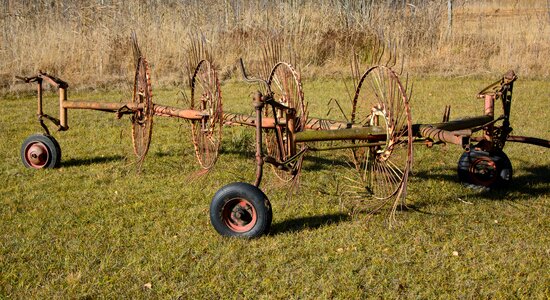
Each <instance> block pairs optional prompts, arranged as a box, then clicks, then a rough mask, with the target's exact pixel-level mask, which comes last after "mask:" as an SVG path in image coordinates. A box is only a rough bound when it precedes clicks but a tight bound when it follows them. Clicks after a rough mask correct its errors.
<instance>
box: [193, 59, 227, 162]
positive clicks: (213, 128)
mask: <svg viewBox="0 0 550 300" xmlns="http://www.w3.org/2000/svg"><path fill="white" fill-rule="evenodd" d="M190 108H191V109H194V110H200V111H202V112H203V113H204V117H203V118H202V119H201V120H199V121H193V122H192V123H191V133H192V136H193V145H194V146H195V155H196V156H197V159H198V161H199V164H200V166H201V167H202V168H204V169H210V168H211V167H213V166H214V163H215V162H216V160H217V158H218V152H219V149H220V144H221V139H222V125H223V110H222V94H221V90H220V82H219V80H218V74H217V72H216V69H215V68H214V66H213V65H212V64H211V63H210V62H209V61H207V60H202V61H200V62H199V64H198V65H197V68H196V69H195V73H194V74H193V78H192V80H191V107H190Z"/></svg>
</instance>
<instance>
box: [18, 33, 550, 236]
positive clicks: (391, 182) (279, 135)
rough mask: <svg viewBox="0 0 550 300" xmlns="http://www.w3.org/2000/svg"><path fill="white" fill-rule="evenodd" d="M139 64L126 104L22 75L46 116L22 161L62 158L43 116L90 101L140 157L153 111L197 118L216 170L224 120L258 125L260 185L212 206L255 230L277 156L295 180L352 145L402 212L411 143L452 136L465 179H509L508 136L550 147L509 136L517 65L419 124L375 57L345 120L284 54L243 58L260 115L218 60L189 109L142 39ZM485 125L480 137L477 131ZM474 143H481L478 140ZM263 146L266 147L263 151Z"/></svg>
mask: <svg viewBox="0 0 550 300" xmlns="http://www.w3.org/2000/svg"><path fill="white" fill-rule="evenodd" d="M134 53H135V56H136V57H135V58H136V71H135V76H134V87H133V96H132V99H131V101H129V102H127V103H106V102H89V101H69V100H68V99H67V89H68V84H67V83H66V82H65V81H63V80H61V79H59V78H56V77H54V76H51V75H49V74H46V73H42V72H40V73H39V74H38V75H36V76H33V77H18V78H19V79H20V80H22V81H24V82H27V83H36V85H37V99H38V108H37V115H38V121H39V123H40V125H41V126H42V128H43V129H44V132H45V133H44V134H35V135H31V136H30V137H29V138H27V139H26V140H25V141H24V142H23V145H22V147H21V159H22V161H23V164H24V165H25V166H26V167H29V168H36V169H40V168H52V167H56V166H59V164H60V161H61V148H60V146H59V144H58V142H57V141H56V140H55V138H53V137H52V136H51V135H50V131H49V129H48V127H47V126H46V125H45V123H44V120H49V121H51V122H52V123H53V124H54V125H56V126H57V129H58V130H59V131H65V130H68V129H69V127H68V125H67V119H68V118H67V111H68V110H69V109H92V110H99V111H106V112H113V113H116V115H117V117H119V118H120V117H122V116H123V115H129V116H130V120H131V124H132V142H133V148H134V152H135V154H136V156H137V161H138V163H140V165H141V163H142V162H143V160H144V159H145V156H146V154H147V151H148V149H149V144H150V141H151V134H152V127H153V117H154V116H162V117H176V118H182V119H186V120H189V121H190V122H191V130H190V131H191V135H192V140H193V145H194V148H195V154H196V157H197V160H198V163H199V165H200V166H201V167H202V168H203V169H205V170H208V169H210V168H212V167H213V166H214V164H215V162H216V160H217V158H218V151H219V148H220V143H221V137H222V127H223V126H231V125H240V126H242V125H245V126H250V127H254V128H255V132H256V137H255V144H256V153H255V158H256V178H255V181H254V184H248V183H242V182H238V183H231V184H228V185H226V186H224V187H222V188H221V189H220V190H218V191H217V193H216V194H215V196H214V197H213V199H212V202H211V205H210V219H211V223H212V225H213V226H214V228H215V229H216V230H217V231H218V232H219V233H220V234H221V235H224V236H239V237H257V236H260V235H262V234H264V233H266V232H268V230H269V227H270V225H271V220H272V210H271V205H270V203H269V200H268V197H267V196H266V195H265V194H264V193H263V192H262V191H261V190H260V189H259V186H260V184H261V182H262V176H263V171H264V170H263V166H264V164H265V163H268V164H271V165H272V166H273V167H274V168H273V169H274V170H275V173H276V175H277V177H279V178H280V179H282V180H284V181H287V182H290V181H293V180H295V179H296V178H297V176H298V175H299V173H300V170H301V166H302V160H303V157H304V155H305V154H306V153H307V152H309V151H327V150H337V149H348V148H349V149H351V151H352V155H351V157H352V165H353V166H355V168H356V169H357V171H358V173H359V184H360V186H361V189H362V194H361V195H362V196H364V197H366V198H369V199H372V200H371V202H370V203H371V205H370V209H371V210H377V209H380V208H381V207H383V206H386V205H388V204H390V205H391V207H392V212H394V211H395V209H396V208H397V206H398V205H400V204H403V203H404V201H403V200H404V198H405V194H406V187H407V179H408V175H409V172H410V170H411V166H412V154H413V151H412V149H413V143H415V142H422V143H425V144H428V145H430V146H431V145H432V144H434V143H451V144H456V145H460V146H461V147H462V148H463V149H464V150H465V152H464V153H463V154H462V156H461V158H460V159H459V162H458V175H459V178H460V180H461V181H464V182H467V183H471V184H475V185H480V186H486V187H496V186H499V185H502V184H503V183H506V182H508V181H509V180H510V179H511V176H512V165H511V163H510V161H509V159H508V157H507V156H506V154H504V152H503V151H502V149H503V147H504V145H505V143H506V142H507V141H512V142H523V143H529V144H534V145H538V146H543V147H550V141H547V140H542V139H537V138H531V137H522V136H512V135H510V133H511V131H512V129H511V127H510V122H509V116H510V107H511V101H512V89H513V83H514V81H515V80H516V79H517V77H516V75H515V74H514V72H513V71H510V72H508V73H506V74H505V75H504V76H503V77H502V78H501V79H499V80H498V81H496V82H495V83H493V84H491V85H490V86H488V87H487V88H485V89H483V90H482V91H481V92H480V93H479V94H478V97H479V98H482V99H484V102H485V111H484V114H483V115H481V116H476V117H470V118H465V119H461V120H454V121H450V120H449V114H450V107H446V109H445V114H444V118H443V122H441V123H435V124H413V123H412V119H411V111H410V106H409V98H410V94H409V95H408V94H407V90H408V88H407V84H405V85H403V84H402V82H401V81H400V78H399V74H398V73H397V72H396V71H394V70H393V69H392V68H391V67H389V66H385V65H376V66H372V67H370V68H369V69H367V70H366V71H365V72H364V73H363V74H362V75H361V76H360V77H359V79H358V81H357V83H356V90H355V94H354V97H353V101H352V110H351V116H350V118H349V119H348V120H347V121H335V120H328V119H321V118H312V117H309V115H308V109H307V103H306V102H305V100H304V93H303V91H302V84H301V79H300V74H299V73H298V72H297V71H296V70H295V69H294V68H293V67H292V65H291V64H288V63H286V62H277V63H276V64H275V65H274V66H273V68H272V69H271V71H270V72H269V76H268V77H267V79H260V78H251V77H250V76H248V75H247V72H246V70H245V67H244V64H243V63H242V61H241V64H240V66H241V71H242V74H243V77H244V79H245V81H247V82H255V83H260V84H261V85H263V86H264V87H265V89H264V93H262V92H260V91H258V92H256V93H255V94H254V96H253V106H254V109H255V115H244V114H235V113H229V112H224V111H223V109H222V108H223V107H222V93H221V88H220V81H219V79H218V75H217V72H216V68H215V67H214V65H213V64H212V63H211V62H210V61H209V60H206V59H203V60H200V61H199V62H198V64H197V66H196V68H195V69H194V71H193V75H192V77H191V101H190V103H189V107H188V108H177V107H170V106H164V105H159V104H156V103H153V100H152V96H153V94H152V88H151V77H150V74H149V65H148V62H147V60H146V59H145V57H144V56H143V55H142V54H141V51H140V50H139V47H138V46H137V41H136V40H135V37H134ZM44 81H46V82H48V83H50V84H52V85H53V86H55V87H57V89H58V92H59V118H55V117H52V116H50V115H47V114H45V113H44V111H43V105H42V91H43V87H42V84H43V82H44ZM497 100H501V102H502V107H503V112H504V113H503V115H502V116H499V117H496V118H495V116H494V105H495V101H497ZM476 132H482V133H483V134H482V136H473V135H474V133H476ZM324 141H340V143H338V144H332V145H331V146H327V147H315V143H316V142H324ZM474 143H475V144H474ZM264 149H265V151H264Z"/></svg>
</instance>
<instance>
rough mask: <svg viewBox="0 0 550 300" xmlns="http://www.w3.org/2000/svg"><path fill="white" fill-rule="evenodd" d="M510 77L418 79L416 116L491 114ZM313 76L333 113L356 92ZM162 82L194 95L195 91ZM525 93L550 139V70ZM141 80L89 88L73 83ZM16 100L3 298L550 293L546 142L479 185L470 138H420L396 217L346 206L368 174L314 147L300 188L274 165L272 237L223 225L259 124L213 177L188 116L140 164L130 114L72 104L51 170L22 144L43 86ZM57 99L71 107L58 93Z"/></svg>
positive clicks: (9, 105) (3, 191)
mask: <svg viewBox="0 0 550 300" xmlns="http://www.w3.org/2000/svg"><path fill="white" fill-rule="evenodd" d="M503 71H504V70H503ZM304 75H307V74H304ZM493 75H494V76H491V77H488V78H470V77H466V78H454V79H453V78H446V79H444V78H432V77H422V78H420V77H419V78H414V82H415V92H414V96H413V100H412V112H413V121H414V122H437V121H440V119H441V114H442V113H443V108H444V105H445V104H452V106H453V111H452V113H451V117H452V118H453V117H454V118H456V117H460V116H467V115H473V114H481V113H482V109H483V104H482V102H481V101H480V100H478V99H475V98H474V95H475V94H476V93H477V92H478V91H479V90H480V89H481V88H482V87H484V86H485V85H486V84H488V83H490V82H492V81H493V80H495V79H496V77H497V76H498V75H500V74H493ZM519 75H520V76H521V74H519ZM306 77H307V76H306ZM304 88H305V94H306V98H307V99H308V100H309V102H310V111H311V113H310V115H312V116H324V114H325V112H326V103H327V102H328V100H329V99H330V98H337V99H340V100H341V101H347V100H346V99H347V98H346V97H344V96H343V95H346V89H345V86H344V84H342V83H340V82H338V81H332V80H315V81H307V80H306V82H305V83H304ZM29 89H30V88H29ZM222 90H223V94H224V109H225V110H227V111H236V112H248V111H251V105H250V99H249V94H250V92H251V91H253V90H254V87H250V86H244V85H242V84H240V83H238V82H232V81H231V82H228V83H226V84H224V86H223V87H222ZM154 95H155V96H154V101H155V102H157V103H162V104H171V105H179V106H183V105H184V104H183V103H182V101H180V100H179V99H180V98H181V94H180V91H178V90H175V89H174V90H161V91H154ZM514 95H515V97H514V103H513V105H512V126H513V127H514V129H515V130H514V133H515V134H519V135H528V136H538V137H541V138H546V139H550V124H549V122H550V121H549V120H550V111H549V110H548V99H549V98H550V87H549V86H548V83H547V82H546V81H535V80H522V78H521V77H520V79H519V80H518V81H517V83H516V85H515V89H514ZM128 96H129V93H128V92H127V91H124V92H111V91H88V92H85V93H74V94H73V93H70V94H69V99H71V100H76V99H86V100H107V101H125V100H124V99H128ZM0 103H1V104H2V106H1V108H0V135H1V136H0V161H1V162H2V164H1V165H0V181H2V182H3V184H2V185H1V187H0V298H2V299H3V298H6V299H13V298H23V299H26V298H37V299H51V298H104V297H105V298H182V299H197V298H207V299H213V298H281V299H287V298H321V299H326V298H340V299H351V298H364V297H373V298H467V299H470V298H473V299H479V298H497V299H501V298H525V299H527V298H528V299H545V298H548V297H550V271H549V270H550V236H549V235H548V232H550V222H549V219H550V177H549V174H550V155H549V152H548V150H547V149H544V148H538V147H534V146H523V145H520V144H508V145H507V146H506V148H505V151H506V153H507V154H508V156H509V157H510V159H511V161H512V164H513V166H514V180H513V184H512V185H511V186H509V187H507V188H506V189H504V190H499V191H479V190H474V189H471V188H467V187H464V186H462V185H461V184H460V183H459V182H458V181H457V178H456V163H457V160H458V158H459V156H460V154H461V150H460V149H459V147H455V146H452V145H449V146H445V147H435V148H433V149H427V148H426V147H424V146H416V148H415V151H414V154H415V164H414V174H413V176H412V178H411V179H410V181H409V189H408V191H409V192H408V197H407V202H408V203H409V205H410V207H411V209H409V210H406V211H401V212H398V214H397V219H398V221H399V223H398V226H397V227H396V228H394V229H389V228H388V226H387V225H388V224H387V212H382V213H380V214H377V215H373V216H369V215H365V214H355V215H350V214H349V212H350V211H349V210H348V209H346V208H344V207H346V201H347V199H346V196H345V188H344V186H345V184H346V180H345V179H344V176H346V174H349V173H350V172H352V171H351V170H350V169H349V168H346V167H344V166H342V165H343V164H342V163H339V162H341V161H340V159H341V156H342V155H343V154H344V153H332V154H330V153H322V155H321V154H313V155H311V156H309V157H308V158H307V159H306V161H305V166H304V170H303V174H302V175H303V176H302V180H301V183H302V184H301V186H300V189H299V190H298V191H297V193H296V194H294V195H292V196H291V197H289V194H288V192H287V189H286V187H284V186H282V185H281V184H280V183H278V181H277V180H276V178H275V176H273V175H272V173H271V172H269V170H267V172H266V178H265V180H264V183H263V185H262V189H263V190H264V191H265V193H266V194H267V195H268V197H269V198H270V200H271V203H272V205H273V212H274V220H273V226H272V231H271V234H270V235H268V236H265V237H262V238H259V239H256V240H239V239H227V238H221V237H220V236H219V235H218V234H217V233H216V232H215V231H214V230H213V228H212V227H211V226H210V224H209V219H208V207H209V203H210V199H211V198H212V196H213V195H214V193H215V192H216V190H217V189H219V188H220V187H221V186H223V185H225V184H227V183H230V182H234V181H244V182H251V181H253V179H254V161H253V145H252V141H253V138H254V137H253V131H252V130H249V129H248V128H240V127H239V128H227V129H225V130H224V140H223V149H222V153H221V156H220V159H219V161H218V163H217V165H216V167H215V168H214V169H213V170H212V171H211V172H210V173H209V174H208V175H206V176H203V177H197V176H194V174H195V172H196V171H197V170H198V167H197V164H196V162H195V159H194V153H193V148H192V144H191V142H190V137H189V136H188V130H189V125H188V124H187V123H185V122H182V121H179V120H175V119H162V118H156V119H155V124H154V128H153V140H152V143H151V148H150V151H149V155H148V157H147V159H146V160H145V163H144V165H143V171H142V172H141V173H138V172H137V170H136V165H135V164H134V163H133V162H134V157H133V154H132V153H131V151H132V150H131V138H130V124H129V121H128V120H127V118H124V119H123V120H116V119H115V118H114V116H113V115H112V114H105V113H98V112H93V111H76V110H73V111H69V126H70V127H71V129H70V130H69V131H67V132H64V133H56V134H55V137H56V138H57V139H58V141H59V142H60V144H61V147H62V151H63V158H62V165H61V168H59V169H49V170H39V171H37V170H28V169H25V168H24V167H23V166H22V164H21V161H20V158H19V148H20V145H21V142H22V141H23V140H24V139H25V138H26V136H28V135H30V134H32V133H35V132H39V131H40V130H39V129H40V128H39V126H38V124H37V122H36V121H35V116H34V113H35V105H36V104H35V100H34V95H32V94H30V93H29V94H28V95H23V94H21V95H19V96H15V95H12V96H4V97H3V98H2V99H1V100H0ZM46 104H47V112H50V113H52V114H54V115H56V112H55V109H56V107H57V106H56V98H55V95H52V94H48V97H47V98H46ZM333 117H335V118H338V116H337V115H334V116H333Z"/></svg>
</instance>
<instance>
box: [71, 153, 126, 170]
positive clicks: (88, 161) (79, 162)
mask: <svg viewBox="0 0 550 300" xmlns="http://www.w3.org/2000/svg"><path fill="white" fill-rule="evenodd" d="M122 159H124V157H123V156H120V155H113V156H102V157H92V158H76V159H75V158H72V159H68V160H66V161H61V166H62V167H78V166H87V165H92V164H102V163H108V162H111V161H115V160H122Z"/></svg>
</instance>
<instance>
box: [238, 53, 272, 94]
mask: <svg viewBox="0 0 550 300" xmlns="http://www.w3.org/2000/svg"><path fill="white" fill-rule="evenodd" d="M239 67H240V69H241V74H242V75H243V80H244V81H245V82H247V83H263V84H264V85H265V86H266V89H267V90H268V92H269V93H271V90H270V88H269V85H268V84H267V81H266V80H264V79H261V78H256V77H252V76H249V75H248V74H247V73H246V68H245V66H244V61H243V59H242V58H239Z"/></svg>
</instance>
